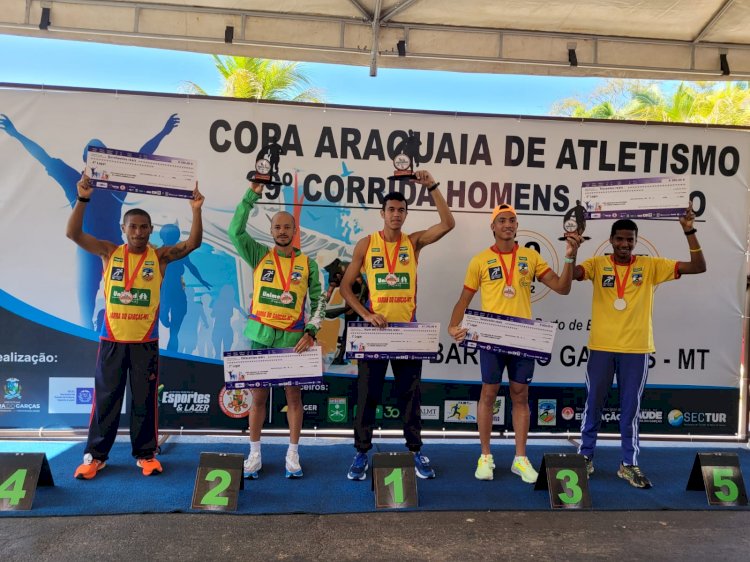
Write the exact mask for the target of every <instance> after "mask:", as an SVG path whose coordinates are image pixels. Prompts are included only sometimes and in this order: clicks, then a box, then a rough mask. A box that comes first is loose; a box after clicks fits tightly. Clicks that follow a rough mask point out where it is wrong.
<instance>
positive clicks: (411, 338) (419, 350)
mask: <svg viewBox="0 0 750 562" xmlns="http://www.w3.org/2000/svg"><path fill="white" fill-rule="evenodd" d="M439 347H440V323H439V322H390V323H389V324H388V327H387V328H376V327H375V326H373V325H372V324H370V323H369V322H349V323H348V324H347V331H346V358H347V359H437V356H438V348H439Z"/></svg>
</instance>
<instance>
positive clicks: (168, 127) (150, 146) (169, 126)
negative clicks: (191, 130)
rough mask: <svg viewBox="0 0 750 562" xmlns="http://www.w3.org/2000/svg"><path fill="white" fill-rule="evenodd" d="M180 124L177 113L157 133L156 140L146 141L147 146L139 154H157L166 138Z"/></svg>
mask: <svg viewBox="0 0 750 562" xmlns="http://www.w3.org/2000/svg"><path fill="white" fill-rule="evenodd" d="M179 124H180V118H179V117H178V115H177V114H176V113H173V114H172V115H170V116H169V119H167V122H166V123H165V124H164V128H162V130H161V131H159V132H158V133H156V136H155V137H154V138H152V139H151V140H148V141H146V144H144V145H143V146H142V147H141V149H140V150H139V151H138V152H142V153H144V154H153V153H154V152H156V149H157V148H159V144H160V143H161V141H163V140H164V137H166V136H167V135H168V134H169V133H171V132H172V131H174V129H175V127H177V125H179Z"/></svg>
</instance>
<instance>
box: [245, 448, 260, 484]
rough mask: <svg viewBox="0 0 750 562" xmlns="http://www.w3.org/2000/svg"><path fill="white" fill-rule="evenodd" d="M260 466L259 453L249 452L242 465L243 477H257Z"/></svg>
mask: <svg viewBox="0 0 750 562" xmlns="http://www.w3.org/2000/svg"><path fill="white" fill-rule="evenodd" d="M262 467H263V463H262V462H261V458H260V453H250V454H249V455H248V456H247V459H245V462H244V464H243V467H242V476H243V478H250V479H251V480H255V479H257V478H258V472H260V469H261V468H262Z"/></svg>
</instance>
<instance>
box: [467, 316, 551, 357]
mask: <svg viewBox="0 0 750 562" xmlns="http://www.w3.org/2000/svg"><path fill="white" fill-rule="evenodd" d="M461 327H463V328H467V329H468V330H469V331H468V332H467V333H466V339H464V341H462V342H461V345H462V346H463V347H469V348H474V349H483V350H485V351H492V352H494V353H507V354H509V355H518V356H519V357H528V358H530V359H542V360H549V359H550V358H551V357H552V345H553V344H554V342H555V324H554V323H552V322H543V321H541V320H527V319H526V318H517V317H515V316H504V315H502V314H492V313H491V312H483V311H481V310H472V309H467V310H466V313H465V314H464V321H463V322H462V323H461Z"/></svg>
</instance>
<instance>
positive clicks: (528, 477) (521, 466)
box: [510, 457, 539, 484]
mask: <svg viewBox="0 0 750 562" xmlns="http://www.w3.org/2000/svg"><path fill="white" fill-rule="evenodd" d="M510 471H511V472H512V473H513V474H518V476H520V477H521V480H523V481H524V482H526V483H527V484H533V483H534V482H536V479H537V477H538V476H539V474H538V473H537V471H536V470H534V467H533V466H531V462H529V457H516V458H514V459H513V465H511V467H510Z"/></svg>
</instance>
